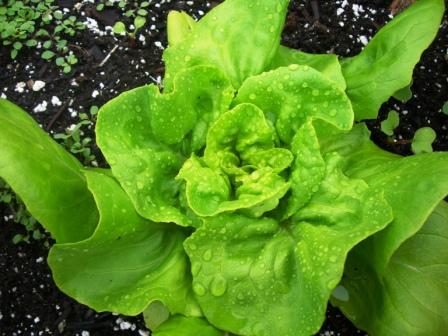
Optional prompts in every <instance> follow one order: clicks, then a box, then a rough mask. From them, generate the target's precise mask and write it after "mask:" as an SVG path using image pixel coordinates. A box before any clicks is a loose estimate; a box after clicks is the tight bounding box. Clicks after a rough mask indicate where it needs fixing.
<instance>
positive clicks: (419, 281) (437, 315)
mask: <svg viewBox="0 0 448 336" xmlns="http://www.w3.org/2000/svg"><path fill="white" fill-rule="evenodd" d="M447 241H448V206H447V204H446V203H445V202H443V203H441V204H440V205H439V206H438V207H437V208H436V209H435V210H434V212H433V213H432V214H431V215H430V216H429V218H428V219H427V221H426V223H425V224H424V226H423V227H422V228H421V229H420V230H419V231H418V232H417V233H416V234H415V235H413V236H412V237H411V238H409V239H408V240H406V241H405V242H404V243H403V244H402V245H401V246H400V247H399V248H398V249H397V250H396V251H395V253H394V255H393V256H392V258H391V259H390V261H389V263H388V265H387V268H386V269H385V270H384V272H378V271H376V270H375V269H373V268H372V267H371V265H370V262H369V260H368V258H369V255H368V254H367V253H366V247H367V246H368V245H367V244H366V243H363V244H361V245H360V246H359V247H357V248H355V249H354V250H353V252H351V253H350V256H349V258H348V261H347V267H346V270H345V277H344V280H343V281H342V286H341V288H343V290H344V291H346V296H345V297H339V299H337V298H336V297H333V299H332V301H333V303H334V304H336V305H337V306H339V307H340V308H341V309H342V311H343V312H344V314H345V315H346V316H348V317H349V318H351V319H352V320H353V321H354V322H355V323H356V325H357V326H358V327H359V328H362V329H363V330H366V331H368V332H369V335H390V336H399V335H404V334H405V335H409V336H418V335H434V336H442V335H445V334H446V330H447V327H448V306H447V303H446V302H447V301H446V299H447V297H448V267H447V266H448V250H447V248H446V247H447Z"/></svg>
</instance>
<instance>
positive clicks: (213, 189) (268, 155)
mask: <svg viewBox="0 0 448 336" xmlns="http://www.w3.org/2000/svg"><path fill="white" fill-rule="evenodd" d="M275 138H276V136H275V130H274V129H273V127H272V126H270V125H269V124H268V123H267V121H266V119H265V117H264V114H263V111H261V110H260V109H259V108H258V107H256V106H255V105H252V104H241V105H238V106H237V107H235V108H234V109H233V110H231V111H229V112H227V113H225V114H223V115H222V116H221V117H220V118H219V119H218V120H217V121H216V123H215V124H214V125H213V126H212V127H211V128H210V130H209V133H208V135H207V145H206V148H205V154H204V158H203V159H199V158H196V157H194V156H193V157H191V158H190V159H189V160H187V161H186V162H185V164H184V165H183V167H182V169H181V170H180V172H179V175H178V178H179V179H184V180H185V181H186V198H187V202H188V205H189V207H190V208H191V209H192V210H193V211H194V212H195V213H196V214H197V215H199V216H214V215H217V214H218V213H221V212H225V211H235V210H238V209H247V211H249V212H251V213H252V215H254V216H261V215H262V214H263V213H264V212H266V211H269V210H272V209H273V208H275V207H276V206H277V204H278V201H279V199H280V198H282V197H283V196H284V195H285V193H286V192H287V191H288V189H289V183H288V182H286V181H285V179H284V178H283V177H281V176H280V175H278V173H280V172H282V171H283V170H285V169H286V168H288V167H289V165H290V164H291V162H292V160H293V156H292V154H291V152H290V151H288V150H287V149H284V148H275V147H274V146H275Z"/></svg>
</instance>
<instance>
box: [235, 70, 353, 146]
mask: <svg viewBox="0 0 448 336" xmlns="http://www.w3.org/2000/svg"><path fill="white" fill-rule="evenodd" d="M241 103H251V104H255V105H257V106H258V107H259V108H260V109H262V110H263V111H264V112H265V113H266V117H267V119H268V120H270V121H271V122H272V123H273V124H274V125H275V127H276V130H277V133H278V135H279V137H280V140H281V141H283V142H284V143H286V144H290V143H291V141H292V139H293V137H294V135H295V134H296V132H297V130H298V129H299V128H300V127H301V126H302V125H303V123H304V122H305V121H306V119H307V118H315V119H322V120H324V121H326V122H328V123H330V124H332V125H334V126H336V127H337V128H339V129H342V130H350V129H351V128H352V125H353V110H352V107H351V104H350V101H349V99H348V97H347V96H346V95H345V93H344V91H343V90H341V89H340V88H339V87H338V86H337V85H336V84H335V83H333V82H332V81H330V80H329V79H327V78H326V77H325V76H324V75H322V74H321V73H320V72H319V71H317V70H314V69H313V68H310V67H308V66H298V65H295V64H293V65H290V66H289V67H283V68H278V69H276V70H273V71H269V72H265V73H263V74H261V75H258V76H253V77H250V78H248V79H247V80H246V81H245V82H244V83H243V85H242V87H241V88H240V90H239V91H238V95H237V97H236V98H235V101H234V104H241Z"/></svg>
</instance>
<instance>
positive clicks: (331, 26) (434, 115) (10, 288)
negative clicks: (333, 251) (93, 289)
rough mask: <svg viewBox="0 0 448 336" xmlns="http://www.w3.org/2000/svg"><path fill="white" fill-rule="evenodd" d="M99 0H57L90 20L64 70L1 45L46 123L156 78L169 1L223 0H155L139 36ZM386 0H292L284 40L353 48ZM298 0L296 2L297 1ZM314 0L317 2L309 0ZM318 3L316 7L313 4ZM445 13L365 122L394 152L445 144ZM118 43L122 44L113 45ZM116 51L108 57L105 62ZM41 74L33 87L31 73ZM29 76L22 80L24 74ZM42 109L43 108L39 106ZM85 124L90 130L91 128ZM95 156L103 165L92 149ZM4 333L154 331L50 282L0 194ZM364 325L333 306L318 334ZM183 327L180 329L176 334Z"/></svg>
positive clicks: (59, 128)
mask: <svg viewBox="0 0 448 336" xmlns="http://www.w3.org/2000/svg"><path fill="white" fill-rule="evenodd" d="M92 2H93V1H82V2H81V1H79V4H80V5H81V7H80V10H76V9H74V8H75V7H74V6H75V5H76V4H77V3H78V2H77V1H72V0H60V1H59V4H60V6H61V7H66V8H69V9H70V11H73V13H74V14H75V15H77V16H78V17H79V19H80V20H83V21H88V25H89V28H88V29H87V30H86V31H84V32H81V33H78V34H77V35H76V36H75V37H73V38H69V41H70V43H71V45H70V48H71V50H73V52H74V53H75V54H76V56H77V57H78V59H79V60H80V62H79V63H78V64H77V65H76V66H75V67H74V69H73V71H72V73H70V74H68V75H64V74H62V73H61V71H60V70H59V68H58V67H57V66H56V65H55V64H54V63H47V62H46V61H43V60H42V59H41V58H40V56H39V54H38V53H36V52H30V51H28V52H27V51H24V52H22V54H21V55H20V57H19V58H18V60H17V61H15V62H11V61H10V59H9V50H8V49H6V48H4V47H0V95H1V96H2V97H7V98H8V99H9V100H11V101H13V102H15V103H16V104H18V105H19V106H21V107H22V108H24V109H25V110H27V111H29V112H30V114H31V115H32V116H33V118H35V119H36V120H37V121H38V122H39V123H40V124H41V125H42V127H43V128H44V129H46V130H47V131H49V132H50V133H61V132H63V131H64V130H65V129H66V128H67V127H70V126H71V125H72V124H76V123H77V122H78V121H79V114H80V113H82V112H87V111H88V110H89V108H90V107H91V106H93V105H96V106H101V105H102V104H103V103H105V102H106V101H108V100H109V99H111V98H113V97H115V96H116V95H117V94H118V93H120V92H122V91H124V90H128V89H130V88H134V87H137V86H140V85H143V84H146V83H160V79H161V77H162V76H163V71H164V68H163V64H162V63H161V54H162V51H163V48H164V47H165V46H166V34H165V28H166V25H165V22H166V15H167V12H168V10H170V9H178V10H179V9H182V10H186V11H188V12H189V13H190V14H191V15H193V16H194V17H196V18H199V17H201V16H202V15H203V14H204V13H205V12H207V11H208V10H209V9H210V8H211V7H212V6H214V5H215V4H217V3H219V1H212V2H206V1H199V0H195V1H165V0H162V1H160V0H159V1H153V2H152V4H151V6H150V10H149V14H148V22H147V24H146V26H145V28H144V30H143V31H142V34H141V36H142V37H140V38H138V39H137V41H131V40H129V39H126V38H119V39H117V38H115V37H114V36H113V35H112V34H111V32H110V30H107V29H106V28H105V27H106V26H111V25H113V23H114V22H115V21H116V20H117V19H118V18H120V19H121V20H122V18H121V17H120V15H119V12H118V11H116V10H109V9H108V10H106V11H103V12H97V11H96V10H95V6H94V5H93V4H92ZM390 2H391V1H390V0H387V1H386V0H376V1H372V0H357V1H356V2H354V1H342V0H337V1H314V2H313V1H308V2H307V4H302V3H304V1H293V2H292V4H291V8H290V13H289V15H288V18H287V23H286V29H285V33H284V39H283V40H284V44H286V45H288V46H291V47H295V48H300V49H302V50H303V51H307V52H314V53H326V52H335V53H337V54H339V55H342V56H352V55H355V54H357V53H358V52H359V51H361V49H362V47H363V42H364V41H365V40H366V39H370V38H371V37H372V36H373V35H374V33H375V32H376V31H377V30H378V29H379V28H380V27H381V26H383V25H384V23H385V22H387V21H388V20H390V19H391V17H390V16H389V14H390V10H389V8H388V7H389V5H390ZM299 3H300V4H299ZM312 3H317V4H318V7H314V10H313V6H312V5H311V4H312ZM316 8H317V10H316ZM447 19H448V18H447V16H445V20H444V23H443V26H442V29H441V30H440V32H439V35H438V37H437V40H436V41H435V43H434V44H433V45H432V46H431V48H430V49H429V50H428V51H427V52H425V54H424V56H423V59H422V61H421V62H420V64H419V65H418V66H417V68H416V70H415V73H414V84H413V87H412V90H413V93H414V94H413V98H412V99H411V100H410V101H408V102H407V103H401V102H399V101H397V100H395V99H391V101H389V102H388V103H386V104H384V106H383V108H382V110H381V114H380V117H379V118H378V120H376V121H371V122H369V123H368V124H369V127H370V129H371V130H372V138H373V140H374V141H375V142H376V143H377V144H378V145H380V146H381V147H383V148H385V149H387V150H390V151H392V152H395V153H399V154H403V155H408V154H411V152H410V141H411V140H412V137H413V134H414V133H415V131H416V130H417V129H418V128H420V127H424V126H430V127H432V128H433V129H434V130H435V131H436V132H437V140H436V142H435V144H434V149H435V150H445V151H446V150H448V130H447V126H448V116H446V115H444V114H443V113H441V108H442V105H443V103H444V102H445V101H447V100H448V56H447V53H448V50H447V48H448V23H447ZM115 47H117V48H116V49H115ZM109 54H110V58H109V59H108V61H106V62H105V63H104V64H103V65H101V66H100V64H101V62H103V61H104V59H105V58H106V57H107V56H108V55H109ZM37 80H40V81H43V82H45V87H44V88H43V89H41V90H39V91H37V92H35V91H33V90H32V86H33V81H37ZM22 82H23V83H24V84H21V83H22ZM391 109H394V110H396V111H398V112H399V113H400V126H399V127H398V129H396V131H395V135H394V137H387V136H386V135H384V134H383V133H382V132H381V131H380V129H379V124H380V121H381V120H383V119H384V118H385V117H386V116H387V113H388V111H390V110H391ZM37 111H40V112H37ZM88 133H91V134H90V135H93V131H92V130H89V131H88ZM95 154H96V156H97V162H98V164H99V165H100V166H102V165H104V160H103V159H102V158H101V154H100V153H99V151H98V150H97V149H96V150H95ZM0 226H1V227H0V230H1V234H0V270H1V274H0V336H14V335H80V336H81V335H82V336H88V335H149V331H147V329H145V327H144V323H143V321H142V319H141V318H140V317H137V318H130V317H120V316H116V315H113V314H111V313H100V314H98V313H95V312H94V311H92V310H91V309H89V308H88V307H85V306H83V305H81V304H78V303H77V302H75V301H73V300H72V299H70V298H69V297H67V296H65V295H64V294H63V293H61V292H60V291H59V290H58V289H57V288H56V287H55V285H54V284H53V281H52V279H51V273H50V270H49V268H48V266H47V265H46V257H47V254H48V249H47V248H46V247H45V246H44V242H43V241H42V240H41V241H31V242H30V243H29V244H27V243H22V244H19V245H14V244H13V243H12V237H13V236H14V235H15V234H17V233H21V232H22V230H23V228H22V226H20V225H18V224H14V223H13V221H12V219H11V211H10V210H9V209H7V208H6V207H5V206H3V205H1V204H0ZM358 334H359V335H365V333H363V332H361V331H358V330H357V329H356V328H355V327H353V326H352V324H351V323H350V322H349V321H348V320H346V319H345V318H344V317H343V316H342V314H341V313H340V312H339V311H338V310H337V309H333V308H331V307H329V308H328V312H327V320H326V322H325V324H324V326H323V327H322V329H321V331H320V333H319V334H318V335H358ZM179 335H181V334H179Z"/></svg>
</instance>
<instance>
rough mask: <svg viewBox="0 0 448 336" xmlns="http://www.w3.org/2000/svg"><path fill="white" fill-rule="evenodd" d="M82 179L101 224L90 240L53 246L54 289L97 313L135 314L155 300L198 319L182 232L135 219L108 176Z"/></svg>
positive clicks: (115, 184) (165, 225)
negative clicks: (86, 183)
mask: <svg viewBox="0 0 448 336" xmlns="http://www.w3.org/2000/svg"><path fill="white" fill-rule="evenodd" d="M86 176H87V181H88V184H89V188H90V190H91V191H92V193H93V195H94V197H95V200H96V202H97V206H98V209H99V211H100V222H99V224H98V227H97V229H96V231H95V233H94V234H93V235H92V237H90V238H89V239H86V240H83V241H80V242H77V243H69V244H56V245H54V246H53V247H52V249H51V251H50V254H49V258H48V262H49V264H50V267H51V269H52V271H53V278H54V280H55V282H56V284H57V285H58V287H59V288H60V289H61V290H62V291H63V292H65V293H66V294H68V295H70V296H71V297H73V298H75V299H76V300H78V301H79V302H81V303H83V304H87V305H88V306H90V307H92V308H93V309H95V310H96V311H113V312H119V313H122V314H126V315H136V314H139V313H141V312H142V311H143V310H144V309H145V308H146V307H147V306H148V305H149V304H150V303H151V302H153V301H155V300H158V301H161V302H163V303H164V304H165V306H166V307H167V308H168V309H169V311H170V312H171V313H182V314H186V315H195V316H200V314H201V312H200V309H199V308H198V306H197V304H196V302H195V300H194V298H193V296H192V292H191V276H190V273H189V262H188V258H187V256H186V254H185V252H184V250H183V248H182V242H183V240H184V239H185V238H186V236H187V234H186V233H185V232H184V231H182V229H181V228H179V227H176V226H174V225H167V224H163V223H159V224H156V223H152V222H149V221H148V220H146V219H144V218H142V217H140V216H139V215H138V214H137V213H136V212H135V210H134V206H133V204H132V202H131V201H130V200H129V198H128V196H127V195H126V193H125V192H124V190H123V189H121V187H120V185H119V184H118V183H117V182H116V181H115V180H114V179H113V178H111V177H109V176H107V175H104V174H100V173H96V172H86Z"/></svg>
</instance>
